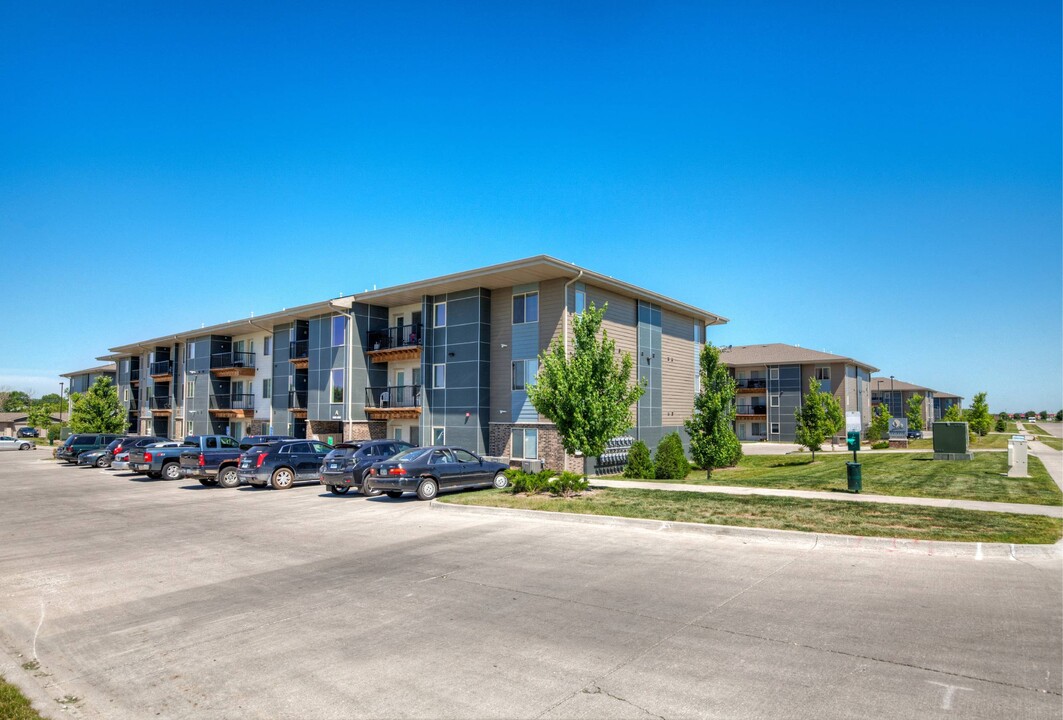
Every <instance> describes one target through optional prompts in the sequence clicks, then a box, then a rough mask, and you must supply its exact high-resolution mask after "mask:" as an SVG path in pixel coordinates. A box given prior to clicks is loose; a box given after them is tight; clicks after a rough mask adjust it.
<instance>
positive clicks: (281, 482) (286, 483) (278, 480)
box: [269, 468, 295, 490]
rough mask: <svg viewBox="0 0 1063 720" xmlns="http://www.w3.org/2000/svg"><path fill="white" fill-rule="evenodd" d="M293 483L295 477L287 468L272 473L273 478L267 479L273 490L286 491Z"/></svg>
mask: <svg viewBox="0 0 1063 720" xmlns="http://www.w3.org/2000/svg"><path fill="white" fill-rule="evenodd" d="M293 482H295V476H294V475H293V474H292V471H291V470H289V469H288V468H279V469H278V470H276V471H274V473H273V476H272V477H271V478H270V479H269V483H270V485H272V486H273V489H274V490H287V489H288V488H290V487H291V486H292V483H293Z"/></svg>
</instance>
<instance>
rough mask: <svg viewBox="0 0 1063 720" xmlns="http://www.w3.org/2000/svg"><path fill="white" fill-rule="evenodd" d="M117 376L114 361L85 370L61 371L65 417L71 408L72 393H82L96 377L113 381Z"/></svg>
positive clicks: (72, 401) (90, 385)
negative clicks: (64, 381) (65, 392)
mask: <svg viewBox="0 0 1063 720" xmlns="http://www.w3.org/2000/svg"><path fill="white" fill-rule="evenodd" d="M116 376H117V368H116V367H115V364H114V363H107V364H106V365H97V366H96V367H91V368H87V369H85V370H74V371H73V372H68V373H63V374H62V375H60V376H59V377H62V378H66V379H67V380H66V382H67V392H68V395H67V398H68V399H67V411H66V417H68V418H69V417H70V411H71V410H72V409H73V403H74V400H73V398H72V397H71V396H72V395H73V394H74V393H83V392H85V391H86V390H88V389H89V388H90V387H92V385H93V383H95V382H96V380H97V379H98V378H101V377H105V378H107V379H108V380H110V381H111V383H112V384H114V383H115V380H116Z"/></svg>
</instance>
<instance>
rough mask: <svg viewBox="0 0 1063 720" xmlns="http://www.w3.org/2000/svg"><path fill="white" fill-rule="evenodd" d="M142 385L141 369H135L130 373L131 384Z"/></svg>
mask: <svg viewBox="0 0 1063 720" xmlns="http://www.w3.org/2000/svg"><path fill="white" fill-rule="evenodd" d="M139 383H140V368H133V369H132V370H130V371H129V384H130V385H137V384H139Z"/></svg>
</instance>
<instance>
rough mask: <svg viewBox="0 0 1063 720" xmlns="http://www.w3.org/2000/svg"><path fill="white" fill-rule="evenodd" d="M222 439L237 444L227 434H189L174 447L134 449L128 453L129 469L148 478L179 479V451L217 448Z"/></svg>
mask: <svg viewBox="0 0 1063 720" xmlns="http://www.w3.org/2000/svg"><path fill="white" fill-rule="evenodd" d="M222 440H225V441H226V442H231V443H232V444H233V446H238V443H237V442H236V441H235V440H233V439H232V438H231V437H229V436H228V435H189V436H188V437H186V438H185V439H184V442H182V443H181V444H180V445H178V446H176V447H163V448H153V447H148V448H144V449H143V451H141V452H138V451H136V450H134V451H133V452H131V453H130V454H129V469H130V470H132V471H133V472H139V473H145V474H146V475H147V476H148V477H150V478H160V477H161V478H166V479H167V480H180V479H181V453H183V452H186V451H188V450H191V449H192V448H195V449H197V450H206V449H213V448H217V447H218V446H219V444H220V443H221V442H222Z"/></svg>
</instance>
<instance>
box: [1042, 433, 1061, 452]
mask: <svg viewBox="0 0 1063 720" xmlns="http://www.w3.org/2000/svg"><path fill="white" fill-rule="evenodd" d="M1037 439H1038V440H1040V441H1041V442H1043V443H1044V444H1045V445H1047V446H1048V447H1050V448H1052V449H1053V450H1063V438H1057V437H1052V436H1050V435H1046V436H1044V437H1039V438H1037Z"/></svg>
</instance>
